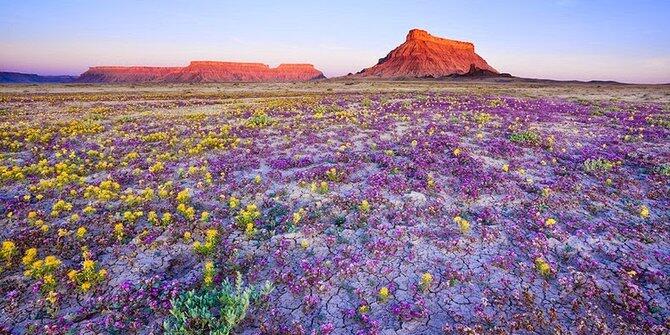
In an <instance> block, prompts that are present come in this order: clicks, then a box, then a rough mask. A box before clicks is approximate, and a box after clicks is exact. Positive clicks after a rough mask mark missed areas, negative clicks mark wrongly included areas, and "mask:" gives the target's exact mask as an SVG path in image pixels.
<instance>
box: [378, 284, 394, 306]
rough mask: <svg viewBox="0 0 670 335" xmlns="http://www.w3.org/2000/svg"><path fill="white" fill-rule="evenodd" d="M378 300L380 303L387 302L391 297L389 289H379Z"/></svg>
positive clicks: (383, 287)
mask: <svg viewBox="0 0 670 335" xmlns="http://www.w3.org/2000/svg"><path fill="white" fill-rule="evenodd" d="M378 295H379V300H380V301H381V302H386V301H388V299H389V297H390V296H391V293H390V292H389V288H388V287H386V286H382V288H380V289H379V293H378Z"/></svg>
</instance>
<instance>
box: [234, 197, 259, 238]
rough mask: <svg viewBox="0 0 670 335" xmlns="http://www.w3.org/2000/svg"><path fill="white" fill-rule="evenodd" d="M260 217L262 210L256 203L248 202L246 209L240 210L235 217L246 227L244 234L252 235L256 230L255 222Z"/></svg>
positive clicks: (241, 225)
mask: <svg viewBox="0 0 670 335" xmlns="http://www.w3.org/2000/svg"><path fill="white" fill-rule="evenodd" d="M260 217H261V212H260V210H258V207H257V206H256V204H248V205H247V207H246V208H245V209H243V210H241V211H240V213H239V214H238V215H237V216H236V217H235V219H236V220H237V223H238V224H239V225H240V227H241V228H242V229H244V234H245V235H247V236H248V237H251V236H252V235H253V234H254V231H255V228H254V222H255V221H256V220H258V218H260Z"/></svg>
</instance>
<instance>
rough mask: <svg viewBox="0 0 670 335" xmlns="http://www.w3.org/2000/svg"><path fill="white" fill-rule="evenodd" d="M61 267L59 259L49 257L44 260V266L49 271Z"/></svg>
mask: <svg viewBox="0 0 670 335" xmlns="http://www.w3.org/2000/svg"><path fill="white" fill-rule="evenodd" d="M60 265H61V261H60V259H58V258H57V257H56V256H53V255H49V256H47V257H45V258H44V266H46V267H47V268H50V269H55V268H57V267H59V266H60Z"/></svg>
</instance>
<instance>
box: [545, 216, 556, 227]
mask: <svg viewBox="0 0 670 335" xmlns="http://www.w3.org/2000/svg"><path fill="white" fill-rule="evenodd" d="M555 224H556V219H554V218H548V219H547V220H545V221H544V225H545V226H547V227H549V228H551V227H553V226H554V225H555Z"/></svg>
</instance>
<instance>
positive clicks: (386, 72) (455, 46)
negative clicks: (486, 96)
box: [354, 29, 498, 78]
mask: <svg viewBox="0 0 670 335" xmlns="http://www.w3.org/2000/svg"><path fill="white" fill-rule="evenodd" d="M473 71H474V72H476V73H480V74H489V75H497V74H498V71H496V69H494V68H493V67H491V66H490V65H488V64H487V63H486V61H485V60H484V59H483V58H482V57H480V56H479V55H477V54H476V53H475V46H474V45H473V44H472V43H469V42H461V41H455V40H449V39H446V38H440V37H435V36H433V35H430V34H429V33H428V32H426V31H424V30H420V29H412V30H410V31H409V33H408V34H407V38H406V40H405V43H403V44H401V45H400V46H398V47H397V48H395V49H393V51H391V52H390V53H389V54H388V55H387V56H386V57H384V58H382V59H380V60H379V62H378V63H377V65H375V66H373V67H370V68H367V69H364V70H362V71H361V72H359V73H357V74H355V75H354V76H356V77H378V78H423V77H433V78H441V77H447V76H453V75H469V74H472V73H473Z"/></svg>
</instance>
